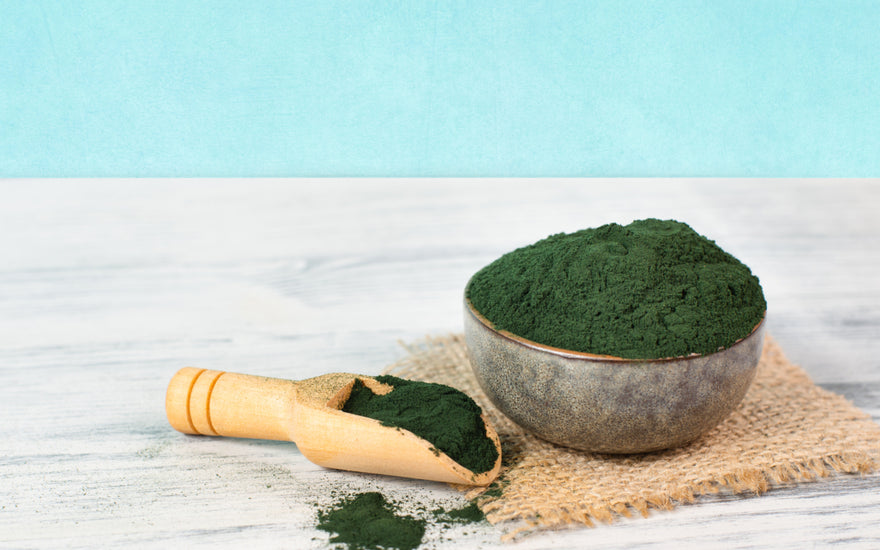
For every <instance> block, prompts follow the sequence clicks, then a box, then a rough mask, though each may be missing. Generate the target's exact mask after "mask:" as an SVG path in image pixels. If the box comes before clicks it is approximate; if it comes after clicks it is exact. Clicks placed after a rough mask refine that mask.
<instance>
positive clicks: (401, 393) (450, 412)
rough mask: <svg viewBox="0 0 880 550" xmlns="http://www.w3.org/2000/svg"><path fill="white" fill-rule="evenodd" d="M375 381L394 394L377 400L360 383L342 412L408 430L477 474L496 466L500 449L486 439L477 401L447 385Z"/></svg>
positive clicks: (383, 378)
mask: <svg viewBox="0 0 880 550" xmlns="http://www.w3.org/2000/svg"><path fill="white" fill-rule="evenodd" d="M375 379H376V380H378V381H379V382H381V383H383V384H388V385H390V386H393V387H394V389H393V390H392V391H390V392H389V393H387V394H385V395H376V394H374V393H373V392H372V391H371V390H370V389H369V388H367V387H366V386H364V385H363V383H361V381H360V380H357V381H356V382H355V385H354V388H353V389H352V391H351V396H349V398H348V401H346V402H345V405H344V406H343V408H342V410H343V411H345V412H348V413H352V414H357V415H360V416H367V417H370V418H374V419H376V420H379V421H380V422H382V424H383V425H385V426H394V427H398V428H403V429H404V430H408V431H410V432H412V433H414V434H415V435H417V436H419V437H421V438H422V439H424V440H426V441H428V442H430V443H431V444H432V445H433V446H434V447H435V448H437V449H439V451H442V452H443V453H445V454H446V455H447V456H448V457H449V458H451V459H452V460H454V461H455V462H457V463H459V464H461V465H462V466H464V467H465V468H467V469H468V470H470V471H472V472H474V473H475V474H481V473H483V472H488V471H489V470H491V469H492V467H493V466H494V465H495V461H496V460H497V459H498V449H497V448H496V447H495V445H494V443H493V442H492V440H491V439H489V438H488V437H487V436H486V425H485V424H484V423H483V419H482V418H481V416H480V415H481V414H482V412H483V411H482V410H481V409H480V407H479V406H478V405H477V404H476V403H474V400H473V399H471V398H470V397H468V396H467V395H466V394H464V393H462V392H460V391H458V390H456V389H455V388H450V387H449V386H444V385H442V384H430V383H427V382H416V381H413V380H404V379H402V378H397V377H394V376H388V375H382V376H376V377H375Z"/></svg>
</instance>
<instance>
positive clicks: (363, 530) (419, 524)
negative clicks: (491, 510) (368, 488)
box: [318, 492, 486, 550]
mask: <svg viewBox="0 0 880 550" xmlns="http://www.w3.org/2000/svg"><path fill="white" fill-rule="evenodd" d="M484 521H486V516H485V515H483V512H482V511H480V509H479V507H477V505H476V503H475V502H470V503H468V504H467V505H465V506H464V507H462V508H457V509H452V510H446V509H445V508H437V509H435V510H432V511H431V512H428V508H426V507H425V506H424V505H421V506H417V507H416V510H415V516H408V515H403V514H401V513H399V511H398V509H397V505H396V504H395V503H393V502H389V501H388V500H386V499H385V497H384V496H382V495H381V494H380V493H376V492H370V493H359V494H356V495H353V496H349V497H345V498H342V499H340V500H339V501H337V502H336V503H335V504H333V506H332V507H331V508H329V509H327V510H322V511H319V512H318V529H321V530H322V531H327V532H329V533H331V534H332V536H331V538H330V542H333V543H340V544H345V545H346V546H347V548H348V550H373V549H389V548H397V549H400V550H410V549H413V548H416V547H418V546H419V545H420V544H421V543H422V539H423V538H424V535H425V529H426V527H428V526H429V525H430V526H432V527H435V528H437V527H439V529H440V532H441V533H442V532H444V531H445V530H447V529H449V528H451V527H453V526H455V525H462V524H467V525H470V524H474V523H479V522H484ZM434 532H435V533H437V530H436V529H435V530H434ZM447 540H449V539H447Z"/></svg>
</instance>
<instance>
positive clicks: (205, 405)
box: [165, 367, 296, 441]
mask: <svg viewBox="0 0 880 550" xmlns="http://www.w3.org/2000/svg"><path fill="white" fill-rule="evenodd" d="M295 387H296V383H295V382H292V381H290V380H282V379H280V378H266V377H263V376H252V375H249V374H237V373H234V372H223V371H216V370H207V369H197V368H193V367H186V368H182V369H180V370H179V371H177V374H175V375H174V377H173V378H172V379H171V382H169V383H168V391H167V392H166V394H165V413H166V415H167V416H168V422H169V423H170V424H171V426H172V427H173V428H174V429H175V430H177V431H180V432H183V433H187V434H202V435H222V436H227V437H247V438H255V439H274V440H276V441H290V432H291V421H292V418H293V410H294V407H295V406H296V399H295V394H294V389H295Z"/></svg>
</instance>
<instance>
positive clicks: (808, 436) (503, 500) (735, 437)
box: [386, 335, 880, 538]
mask: <svg viewBox="0 0 880 550" xmlns="http://www.w3.org/2000/svg"><path fill="white" fill-rule="evenodd" d="M406 347H407V349H408V351H409V352H410V354H409V356H407V357H406V358H404V359H403V360H402V361H400V362H399V363H396V364H395V365H392V366H391V367H389V368H388V369H386V372H388V373H390V374H394V375H396V376H400V377H404V378H411V379H415V380H425V381H430V382H439V383H442V384H447V385H450V386H453V387H455V388H458V389H460V390H461V391H464V392H465V393H467V394H468V395H470V396H472V397H473V398H474V399H475V400H476V401H477V403H479V404H480V405H481V406H482V407H483V410H484V411H485V412H486V413H487V415H488V416H489V418H490V420H491V422H492V423H493V425H494V426H495V428H496V430H497V431H498V435H499V436H500V438H501V445H502V455H503V469H502V472H501V475H500V476H499V478H498V480H497V482H496V483H495V484H494V485H492V486H491V487H490V488H489V489H488V490H486V489H473V488H465V487H461V489H462V490H464V491H468V496H469V497H471V498H477V500H478V502H479V504H480V507H481V508H482V510H483V511H484V512H485V513H486V517H487V519H488V520H489V521H490V522H491V523H493V524H495V525H497V526H498V527H500V528H501V529H502V530H503V531H504V532H505V538H511V537H514V536H516V535H518V534H524V533H528V532H534V531H538V530H542V529H548V528H558V527H562V526H566V525H571V524H585V525H593V523H594V522H595V521H597V520H598V521H611V520H613V519H614V518H615V517H617V516H620V515H623V516H630V515H632V513H633V512H637V513H640V514H642V515H647V514H648V511H649V510H650V509H651V508H662V509H670V508H673V507H674V506H676V505H677V504H679V503H687V502H691V501H693V500H694V498H695V497H696V496H698V495H700V494H704V493H711V492H717V491H719V490H729V491H732V492H734V493H752V494H756V495H758V494H761V493H763V492H765V491H767V490H768V489H769V488H770V487H771V486H772V485H773V484H774V483H782V482H789V483H790V482H801V481H808V480H813V479H816V478H820V477H825V476H828V475H830V474H832V473H836V472H846V473H866V472H869V471H872V470H874V469H875V467H876V466H877V464H878V460H880V426H878V425H877V424H875V423H874V422H872V421H871V419H870V417H869V416H868V415H866V414H865V413H863V412H862V411H860V410H859V409H857V408H856V407H855V406H853V405H852V404H851V403H850V402H849V401H847V400H846V399H844V398H843V397H841V396H839V395H836V394H833V393H831V392H829V391H826V390H823V389H822V388H819V387H818V386H816V385H815V384H814V383H813V382H812V381H811V380H810V378H809V377H808V376H807V374H806V373H805V372H804V371H803V370H802V369H800V368H799V367H797V366H795V365H792V364H791V363H790V362H789V361H788V360H787V359H786V358H785V356H784V355H783V354H782V352H781V350H780V348H779V346H778V345H777V344H776V343H775V342H774V341H773V340H772V338H770V337H768V338H767V339H766V341H765V344H764V352H763V355H762V357H761V362H760V364H759V366H758V372H757V375H756V377H755V381H754V382H753V384H752V387H751V388H750V390H749V392H748V394H747V395H746V397H745V399H744V400H743V403H742V404H741V405H740V406H739V408H738V409H737V410H736V411H734V413H733V414H731V416H730V417H728V418H727V419H726V420H725V421H724V422H722V423H721V424H720V425H719V426H717V427H716V428H714V429H712V430H711V431H710V432H709V433H708V434H706V435H704V436H702V437H701V438H699V439H698V440H697V441H695V442H693V443H691V444H690V445H688V446H686V447H684V448H680V449H673V450H668V451H661V452H655V453H650V454H645V455H630V456H614V455H600V454H593V453H586V452H581V451H575V450H572V449H567V448H565V447H560V446H556V445H553V444H551V443H547V442H545V441H543V440H541V439H538V438H537V437H534V436H532V435H530V434H528V433H526V432H525V431H524V430H522V428H519V427H518V426H517V425H515V424H514V423H513V422H511V421H510V420H508V419H507V417H505V416H504V415H503V414H501V413H500V412H498V410H497V409H495V408H494V407H493V406H492V404H491V403H490V402H489V400H488V399H487V398H486V396H485V394H483V392H482V391H481V390H480V388H479V385H478V384H477V381H476V379H475V377H474V375H473V373H472V372H471V369H470V364H469V361H468V358H467V354H466V347H465V343H464V338H463V337H462V336H460V335H453V336H448V337H443V338H433V337H432V338H427V339H426V340H424V341H422V342H419V343H417V344H414V345H409V346H406Z"/></svg>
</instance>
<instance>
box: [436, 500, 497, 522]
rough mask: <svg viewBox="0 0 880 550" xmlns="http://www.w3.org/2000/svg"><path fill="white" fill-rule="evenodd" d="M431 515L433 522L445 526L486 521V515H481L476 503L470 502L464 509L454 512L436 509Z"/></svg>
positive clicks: (457, 509)
mask: <svg viewBox="0 0 880 550" xmlns="http://www.w3.org/2000/svg"><path fill="white" fill-rule="evenodd" d="M431 513H432V514H433V515H434V518H435V520H437V521H439V522H442V523H446V524H450V523H477V522H480V521H485V519H486V515H485V514H483V511H482V510H480V507H479V506H477V503H476V502H470V503H468V504H467V505H465V506H464V507H462V508H456V509H454V510H446V509H443V508H438V509H436V510H434V511H433V512H431Z"/></svg>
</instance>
